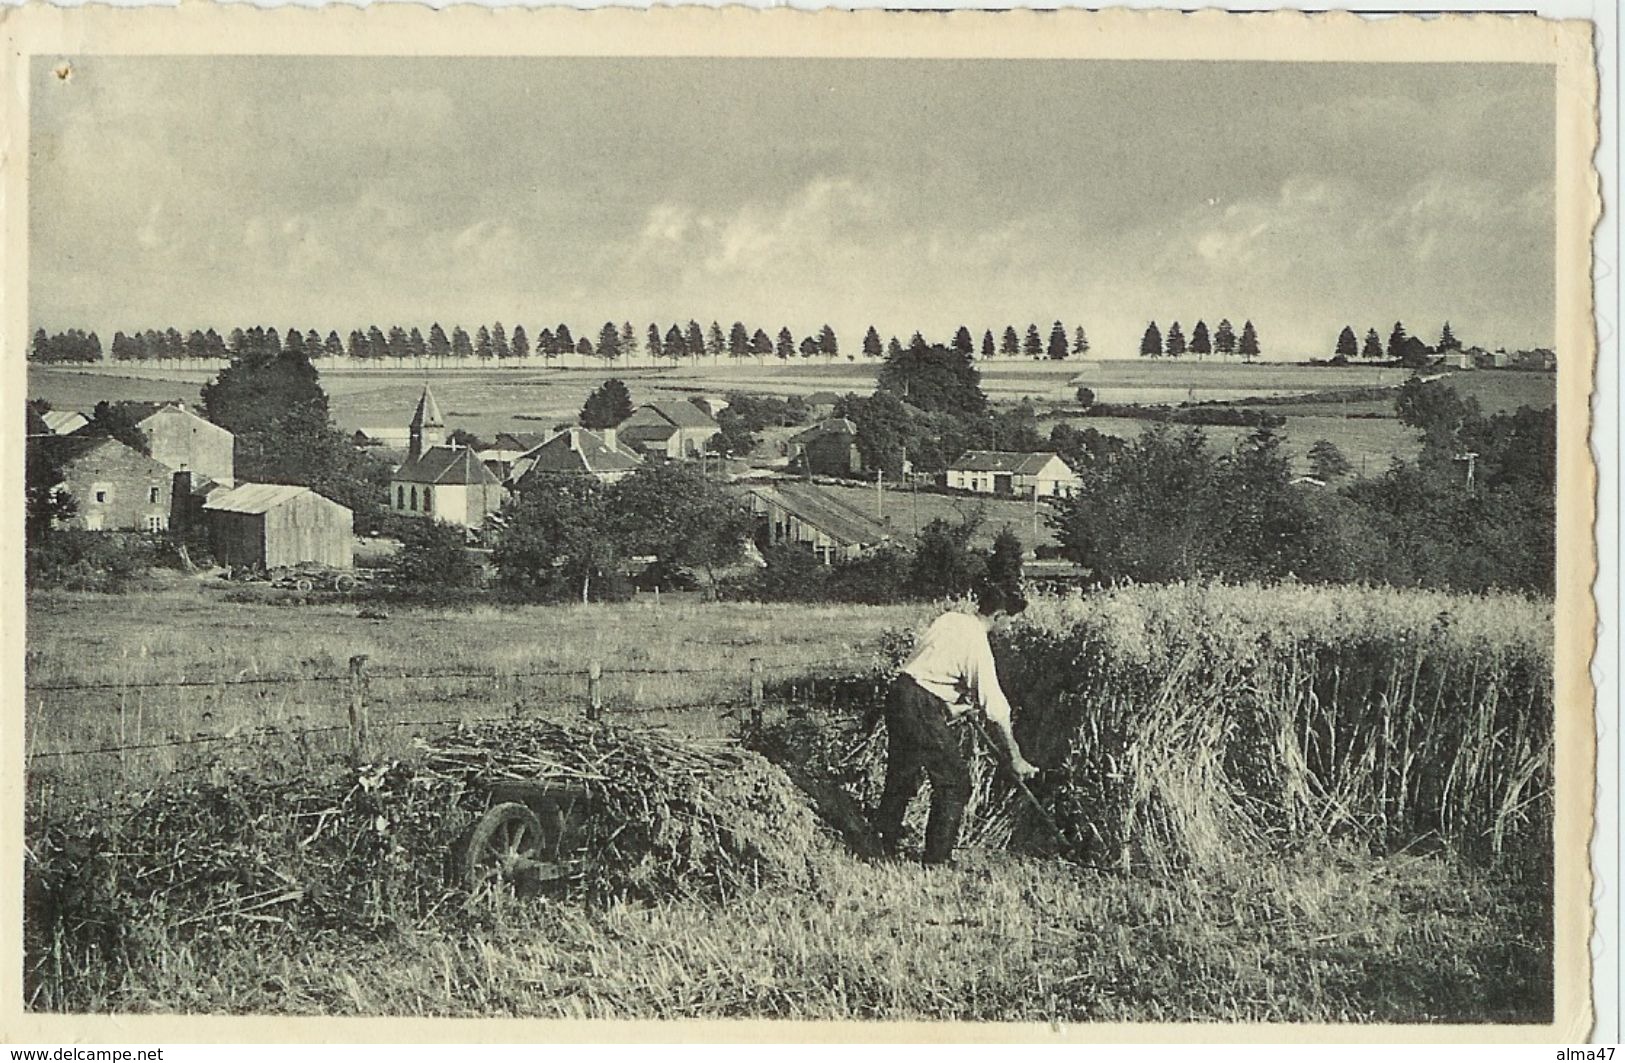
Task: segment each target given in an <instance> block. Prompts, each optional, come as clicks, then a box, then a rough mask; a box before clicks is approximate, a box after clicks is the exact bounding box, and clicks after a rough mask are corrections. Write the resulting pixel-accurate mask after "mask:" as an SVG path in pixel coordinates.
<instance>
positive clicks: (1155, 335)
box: [1140, 321, 1162, 358]
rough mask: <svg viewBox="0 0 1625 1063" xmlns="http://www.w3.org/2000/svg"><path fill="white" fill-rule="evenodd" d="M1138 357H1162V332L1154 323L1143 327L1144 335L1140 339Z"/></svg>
mask: <svg viewBox="0 0 1625 1063" xmlns="http://www.w3.org/2000/svg"><path fill="white" fill-rule="evenodd" d="M1140 357H1141V358H1160V357H1162V330H1161V329H1159V328H1157V323H1156V322H1155V321H1153V322H1151V324H1149V325H1147V326H1146V327H1145V335H1143V336H1141V337H1140Z"/></svg>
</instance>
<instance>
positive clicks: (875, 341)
mask: <svg viewBox="0 0 1625 1063" xmlns="http://www.w3.org/2000/svg"><path fill="white" fill-rule="evenodd" d="M884 353H886V352H885V348H884V347H882V346H881V343H880V333H878V332H876V331H875V327H874V326H873V325H870V326H869V331H868V332H865V333H864V334H863V356H864V357H865V358H879V357H880V356H881V355H882V354H884Z"/></svg>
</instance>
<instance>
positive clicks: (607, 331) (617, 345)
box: [598, 321, 621, 362]
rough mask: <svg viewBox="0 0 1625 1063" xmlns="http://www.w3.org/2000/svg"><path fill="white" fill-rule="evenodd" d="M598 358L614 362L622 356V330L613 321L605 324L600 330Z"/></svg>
mask: <svg viewBox="0 0 1625 1063" xmlns="http://www.w3.org/2000/svg"><path fill="white" fill-rule="evenodd" d="M598 356H599V357H600V358H605V359H608V360H609V361H612V362H613V361H614V360H615V359H617V358H619V357H620V356H621V330H620V329H618V328H616V327H615V322H613V321H606V322H604V327H603V328H601V329H599V330H598Z"/></svg>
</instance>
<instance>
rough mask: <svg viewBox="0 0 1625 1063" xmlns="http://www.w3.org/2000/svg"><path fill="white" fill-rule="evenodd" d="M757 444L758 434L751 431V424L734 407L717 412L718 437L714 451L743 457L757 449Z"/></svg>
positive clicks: (713, 447)
mask: <svg viewBox="0 0 1625 1063" xmlns="http://www.w3.org/2000/svg"><path fill="white" fill-rule="evenodd" d="M756 442H757V439H756V433H755V432H754V431H752V430H751V426H750V422H749V421H748V420H747V419H746V418H745V417H744V416H742V415H741V414H740V413H739V411H737V410H735V409H734V408H733V406H731V405H729V406H725V407H723V408H722V409H721V410H719V411H717V435H716V438H715V440H714V441H713V446H712V449H713V450H715V451H716V452H717V453H718V454H726V455H728V456H730V457H743V456H744V455H746V454H749V453H750V452H751V451H752V450H755V449H756Z"/></svg>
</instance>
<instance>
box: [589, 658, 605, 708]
mask: <svg viewBox="0 0 1625 1063" xmlns="http://www.w3.org/2000/svg"><path fill="white" fill-rule="evenodd" d="M603 677H604V666H603V665H602V664H600V663H599V662H597V661H592V662H590V663H589V664H588V665H587V719H589V720H596V719H598V716H599V714H600V713H601V712H602V711H603V708H604V693H603V691H602V690H601V689H600V684H601V681H602V680H603Z"/></svg>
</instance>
